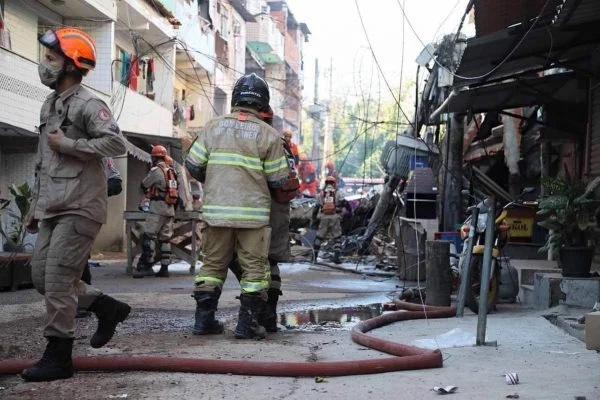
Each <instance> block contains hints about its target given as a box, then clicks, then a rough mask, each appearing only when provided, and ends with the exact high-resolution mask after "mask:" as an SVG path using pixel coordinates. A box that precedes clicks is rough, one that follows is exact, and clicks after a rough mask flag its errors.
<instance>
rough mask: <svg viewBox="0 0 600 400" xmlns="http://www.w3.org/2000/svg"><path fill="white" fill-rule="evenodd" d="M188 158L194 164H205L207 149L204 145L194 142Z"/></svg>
mask: <svg viewBox="0 0 600 400" xmlns="http://www.w3.org/2000/svg"><path fill="white" fill-rule="evenodd" d="M188 158H190V161H192V162H193V163H195V164H206V161H208V151H207V150H206V148H205V147H204V146H202V145H201V144H200V143H198V142H196V143H194V145H193V146H192V148H191V149H190V152H189V154H188Z"/></svg>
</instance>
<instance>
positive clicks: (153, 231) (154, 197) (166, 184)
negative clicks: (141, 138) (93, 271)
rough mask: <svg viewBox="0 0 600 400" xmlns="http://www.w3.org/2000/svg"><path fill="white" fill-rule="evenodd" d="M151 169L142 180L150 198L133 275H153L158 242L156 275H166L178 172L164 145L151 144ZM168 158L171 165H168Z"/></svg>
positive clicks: (143, 187)
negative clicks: (152, 145)
mask: <svg viewBox="0 0 600 400" xmlns="http://www.w3.org/2000/svg"><path fill="white" fill-rule="evenodd" d="M151 156H152V168H151V169H150V172H148V175H146V177H145V178H144V180H143V181H142V190H143V191H144V193H145V195H146V198H147V199H148V200H149V207H148V213H147V217H146V221H145V223H144V235H143V237H142V254H141V255H140V259H139V261H138V264H137V267H136V269H135V271H134V272H133V277H134V278H143V277H144V276H152V275H155V274H154V271H152V265H153V264H154V247H156V246H157V243H156V242H157V241H158V243H160V254H161V260H160V271H158V272H157V273H156V275H155V276H157V277H161V278H167V277H168V276H169V264H170V262H171V243H170V241H171V237H172V236H173V220H174V217H175V204H177V202H178V201H179V195H178V190H177V189H178V188H177V175H176V174H175V170H174V169H173V167H172V162H173V159H171V157H170V156H169V155H168V154H167V149H166V148H165V147H164V146H160V145H157V146H154V147H152V153H151ZM169 159H171V160H170V161H171V165H169Z"/></svg>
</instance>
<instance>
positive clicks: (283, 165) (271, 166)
mask: <svg viewBox="0 0 600 400" xmlns="http://www.w3.org/2000/svg"><path fill="white" fill-rule="evenodd" d="M264 166H265V174H267V175H270V174H274V173H277V172H280V171H282V170H287V169H288V168H289V164H288V162H287V158H285V157H281V158H279V159H277V160H274V161H265V163H264Z"/></svg>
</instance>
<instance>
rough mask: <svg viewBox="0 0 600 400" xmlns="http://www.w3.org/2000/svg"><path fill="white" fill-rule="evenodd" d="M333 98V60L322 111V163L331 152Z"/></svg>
mask: <svg viewBox="0 0 600 400" xmlns="http://www.w3.org/2000/svg"><path fill="white" fill-rule="evenodd" d="M332 98H333V58H330V59H329V98H328V99H327V109H324V110H323V111H324V114H325V115H324V118H323V126H324V132H323V136H324V138H323V155H322V157H321V158H322V159H323V163H326V162H327V156H328V155H329V154H331V153H332V152H333V129H332V124H333V118H332V116H331V114H332V112H331V103H332ZM321 178H322V179H323V180H324V179H325V168H322V171H321Z"/></svg>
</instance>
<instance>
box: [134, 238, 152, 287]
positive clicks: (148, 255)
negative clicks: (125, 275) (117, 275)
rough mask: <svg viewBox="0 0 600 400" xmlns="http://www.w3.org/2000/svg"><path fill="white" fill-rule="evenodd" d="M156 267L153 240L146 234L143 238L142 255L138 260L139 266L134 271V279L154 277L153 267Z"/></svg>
mask: <svg viewBox="0 0 600 400" xmlns="http://www.w3.org/2000/svg"><path fill="white" fill-rule="evenodd" d="M153 265H154V259H153V250H152V239H151V238H150V237H148V236H146V235H145V234H144V235H143V236H142V254H141V255H140V259H139V260H138V263H137V266H136V267H135V269H134V270H133V275H132V276H133V277H134V278H136V279H138V278H143V277H145V276H154V271H153V270H152V266H153Z"/></svg>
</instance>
